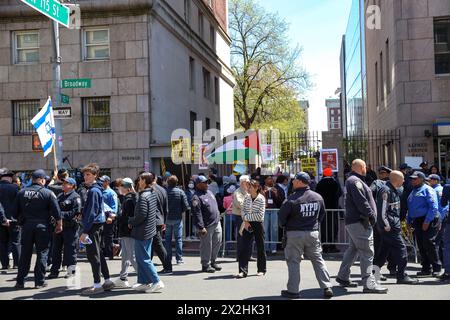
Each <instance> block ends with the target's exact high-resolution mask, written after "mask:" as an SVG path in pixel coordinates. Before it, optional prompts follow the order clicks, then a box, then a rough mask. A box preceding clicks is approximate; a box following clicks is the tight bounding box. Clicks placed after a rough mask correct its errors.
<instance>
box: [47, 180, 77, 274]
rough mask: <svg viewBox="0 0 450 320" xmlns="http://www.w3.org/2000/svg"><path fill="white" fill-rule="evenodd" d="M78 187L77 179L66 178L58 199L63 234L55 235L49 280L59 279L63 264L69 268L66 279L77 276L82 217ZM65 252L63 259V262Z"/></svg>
mask: <svg viewBox="0 0 450 320" xmlns="http://www.w3.org/2000/svg"><path fill="white" fill-rule="evenodd" d="M76 187H77V183H76V181H75V179H73V178H65V179H64V181H63V185H62V191H63V192H62V193H61V194H59V196H58V198H57V200H58V204H59V208H60V210H61V218H62V220H63V232H61V233H55V234H53V248H52V252H51V254H52V262H53V263H52V267H51V269H50V275H49V276H48V278H49V279H56V278H58V275H59V268H60V267H61V263H62V265H63V266H67V274H66V275H65V278H66V279H67V278H70V277H73V276H74V275H75V271H76V264H77V240H78V227H79V226H78V220H80V216H81V198H80V196H79V194H78V193H76V192H75V189H76ZM63 249H64V251H63ZM63 252H64V255H63V259H62V260H61V255H62V254H63Z"/></svg>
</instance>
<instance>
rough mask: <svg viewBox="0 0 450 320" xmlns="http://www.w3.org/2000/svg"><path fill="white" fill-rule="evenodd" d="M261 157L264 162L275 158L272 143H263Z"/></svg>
mask: <svg viewBox="0 0 450 320" xmlns="http://www.w3.org/2000/svg"><path fill="white" fill-rule="evenodd" d="M261 158H262V162H263V163H266V162H270V161H273V160H274V159H275V157H274V154H273V146H272V145H271V144H262V145H261Z"/></svg>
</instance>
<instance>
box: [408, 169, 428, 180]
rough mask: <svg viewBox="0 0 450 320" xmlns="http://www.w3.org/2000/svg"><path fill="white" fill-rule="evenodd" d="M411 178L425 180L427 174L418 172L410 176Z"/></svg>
mask: <svg viewBox="0 0 450 320" xmlns="http://www.w3.org/2000/svg"><path fill="white" fill-rule="evenodd" d="M410 178H411V179H423V180H425V179H426V178H427V177H426V176H425V173H423V172H420V171H416V172H414V173H413V174H412V175H411V176H410Z"/></svg>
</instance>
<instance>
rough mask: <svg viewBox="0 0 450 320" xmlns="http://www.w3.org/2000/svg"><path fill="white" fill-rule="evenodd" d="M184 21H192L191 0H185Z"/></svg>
mask: <svg viewBox="0 0 450 320" xmlns="http://www.w3.org/2000/svg"><path fill="white" fill-rule="evenodd" d="M184 21H186V23H187V24H190V23H191V0H184Z"/></svg>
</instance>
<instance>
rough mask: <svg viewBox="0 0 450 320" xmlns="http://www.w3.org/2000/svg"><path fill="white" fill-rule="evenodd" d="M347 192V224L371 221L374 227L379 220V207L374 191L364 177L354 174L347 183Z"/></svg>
mask: <svg viewBox="0 0 450 320" xmlns="http://www.w3.org/2000/svg"><path fill="white" fill-rule="evenodd" d="M345 190H346V197H345V208H346V211H345V224H346V225H349V224H354V223H358V222H364V221H367V220H370V221H371V224H372V225H374V224H375V222H376V219H377V206H376V204H375V200H374V199H373V194H372V190H370V188H369V187H368V186H367V184H366V183H365V182H364V177H363V176H361V175H359V174H357V173H355V172H352V173H351V174H350V176H349V177H348V179H347V181H346V182H345ZM364 223H366V222H364Z"/></svg>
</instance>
